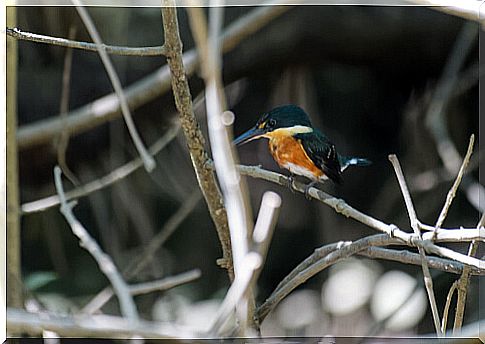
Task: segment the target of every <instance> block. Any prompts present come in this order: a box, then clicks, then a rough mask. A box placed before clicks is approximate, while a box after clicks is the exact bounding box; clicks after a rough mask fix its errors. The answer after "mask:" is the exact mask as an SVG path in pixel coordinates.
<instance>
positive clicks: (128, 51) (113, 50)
mask: <svg viewBox="0 0 485 344" xmlns="http://www.w3.org/2000/svg"><path fill="white" fill-rule="evenodd" d="M6 32H7V35H8V36H10V37H13V38H16V39H20V40H24V41H31V42H37V43H45V44H51V45H58V46H62V47H66V48H74V49H81V50H86V51H98V49H97V46H96V44H95V43H88V42H80V41H74V40H72V39H65V38H59V37H50V36H45V35H39V34H36V33H31V32H25V31H22V30H20V29H19V28H7V30H6ZM102 46H103V48H104V50H106V52H107V53H108V54H113V55H124V56H160V55H165V47H164V46H158V47H123V46H115V45H106V44H102Z"/></svg>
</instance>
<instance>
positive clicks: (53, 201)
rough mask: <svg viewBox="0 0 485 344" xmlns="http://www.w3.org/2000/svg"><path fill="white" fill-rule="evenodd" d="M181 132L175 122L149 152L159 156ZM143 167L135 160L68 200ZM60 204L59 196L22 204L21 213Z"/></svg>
mask: <svg viewBox="0 0 485 344" xmlns="http://www.w3.org/2000/svg"><path fill="white" fill-rule="evenodd" d="M179 131H180V123H179V122H173V123H172V124H171V126H170V127H169V128H168V130H167V132H166V133H165V134H164V135H163V136H162V137H161V138H159V139H158V140H157V141H155V143H153V144H152V145H151V146H150V147H149V148H148V152H149V153H150V154H151V155H156V154H158V152H160V151H161V150H162V149H163V148H165V147H166V146H167V145H168V144H169V143H170V142H171V141H172V140H173V139H174V138H175V137H176V136H177V134H178V133H179ZM142 166H143V161H142V160H141V158H139V157H138V158H136V159H133V160H132V161H130V162H128V163H126V164H124V165H122V166H120V167H118V168H116V169H115V170H113V171H111V172H110V173H108V174H107V175H105V176H103V177H101V178H99V179H96V180H93V181H92V182H89V183H87V184H84V185H82V186H79V187H77V188H75V189H74V190H71V191H68V192H66V200H67V201H70V200H72V199H75V198H80V197H84V196H87V195H89V194H91V193H93V192H96V191H99V190H101V189H104V188H105V187H108V186H110V185H113V184H114V183H116V182H118V181H120V180H123V179H124V178H126V177H128V176H129V175H130V174H132V173H133V172H135V171H136V170H138V169H139V168H140V167H142ZM59 203H60V201H59V196H58V195H52V196H48V197H45V198H42V199H39V200H36V201H32V202H28V203H24V204H22V206H21V211H22V214H31V213H36V212H39V211H44V210H46V209H49V208H51V207H54V206H56V205H59Z"/></svg>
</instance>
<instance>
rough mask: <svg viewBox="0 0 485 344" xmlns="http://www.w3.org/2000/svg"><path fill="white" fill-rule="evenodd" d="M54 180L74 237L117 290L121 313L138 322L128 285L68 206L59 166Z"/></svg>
mask: <svg viewBox="0 0 485 344" xmlns="http://www.w3.org/2000/svg"><path fill="white" fill-rule="evenodd" d="M54 178H55V183H56V189H57V192H58V193H59V199H60V202H61V213H62V214H63V215H64V217H65V218H66V221H67V222H68V223H69V226H70V227H71V229H72V232H73V233H74V235H75V236H77V237H78V238H79V244H80V246H81V247H83V248H84V249H86V250H87V251H88V252H89V253H90V254H91V255H92V256H93V258H94V259H95V260H96V262H97V263H98V265H99V268H100V270H101V271H102V272H103V273H104V274H105V275H106V277H107V278H108V280H109V281H110V282H111V285H112V286H113V289H114V290H115V292H116V294H117V296H118V299H119V301H120V307H121V313H122V314H123V315H124V316H125V317H127V318H128V319H130V320H132V321H138V320H139V319H138V312H137V310H136V306H135V302H134V301H133V298H132V297H131V294H130V290H129V288H128V285H127V284H126V283H125V281H124V280H123V278H122V277H121V274H120V273H119V272H118V269H117V268H116V266H115V264H114V263H113V261H112V260H111V258H110V257H109V256H108V255H107V254H106V253H104V252H103V251H102V250H101V248H100V247H99V245H98V243H97V242H96V241H95V240H94V239H93V238H92V237H91V236H90V235H89V233H88V231H87V230H86V229H85V228H84V226H83V225H82V224H81V223H80V222H79V221H78V220H77V219H76V217H75V216H74V214H73V213H72V207H73V204H72V203H70V204H68V203H67V201H66V197H65V194H64V187H63V186H62V180H61V169H60V168H59V167H58V166H56V167H55V168H54ZM55 332H57V331H55Z"/></svg>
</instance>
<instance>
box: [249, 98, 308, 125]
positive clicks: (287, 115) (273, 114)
mask: <svg viewBox="0 0 485 344" xmlns="http://www.w3.org/2000/svg"><path fill="white" fill-rule="evenodd" d="M263 123H267V125H268V127H271V128H272V129H277V128H288V127H293V126H295V125H302V126H305V127H311V126H312V123H311V122H310V119H309V118H308V115H307V114H306V112H305V111H303V109H302V108H301V107H299V106H297V105H292V104H291V105H282V106H278V107H275V108H274V109H272V110H271V111H269V112H267V113H265V114H264V115H263V116H262V117H261V118H260V119H259V121H258V124H257V125H256V126H259V125H261V124H263Z"/></svg>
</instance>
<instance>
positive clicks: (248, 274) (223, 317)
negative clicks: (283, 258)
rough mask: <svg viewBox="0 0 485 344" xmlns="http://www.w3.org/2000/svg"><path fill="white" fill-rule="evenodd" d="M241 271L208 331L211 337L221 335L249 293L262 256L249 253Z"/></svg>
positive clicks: (244, 259)
mask: <svg viewBox="0 0 485 344" xmlns="http://www.w3.org/2000/svg"><path fill="white" fill-rule="evenodd" d="M242 263H243V264H241V269H240V270H239V272H238V273H237V274H236V275H235V278H234V282H233V283H232V285H231V287H230V288H229V290H228V291H227V293H226V296H225V297H224V300H223V301H222V303H221V306H220V307H219V309H218V310H217V314H216V316H215V319H214V320H213V323H212V325H211V327H210V329H209V331H208V334H209V336H214V335H217V334H220V332H221V328H222V327H223V326H224V324H225V323H226V321H227V320H228V318H229V315H230V314H231V312H233V310H234V308H235V307H236V305H237V304H238V303H239V302H240V301H241V299H242V298H243V295H244V294H246V293H247V292H248V289H249V288H250V286H251V281H252V280H253V279H254V277H255V273H254V272H255V271H256V270H257V269H258V268H259V267H260V266H261V263H262V262H261V256H260V255H259V254H257V253H255V252H249V253H248V254H247V255H246V256H245V257H244V258H243V261H242Z"/></svg>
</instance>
